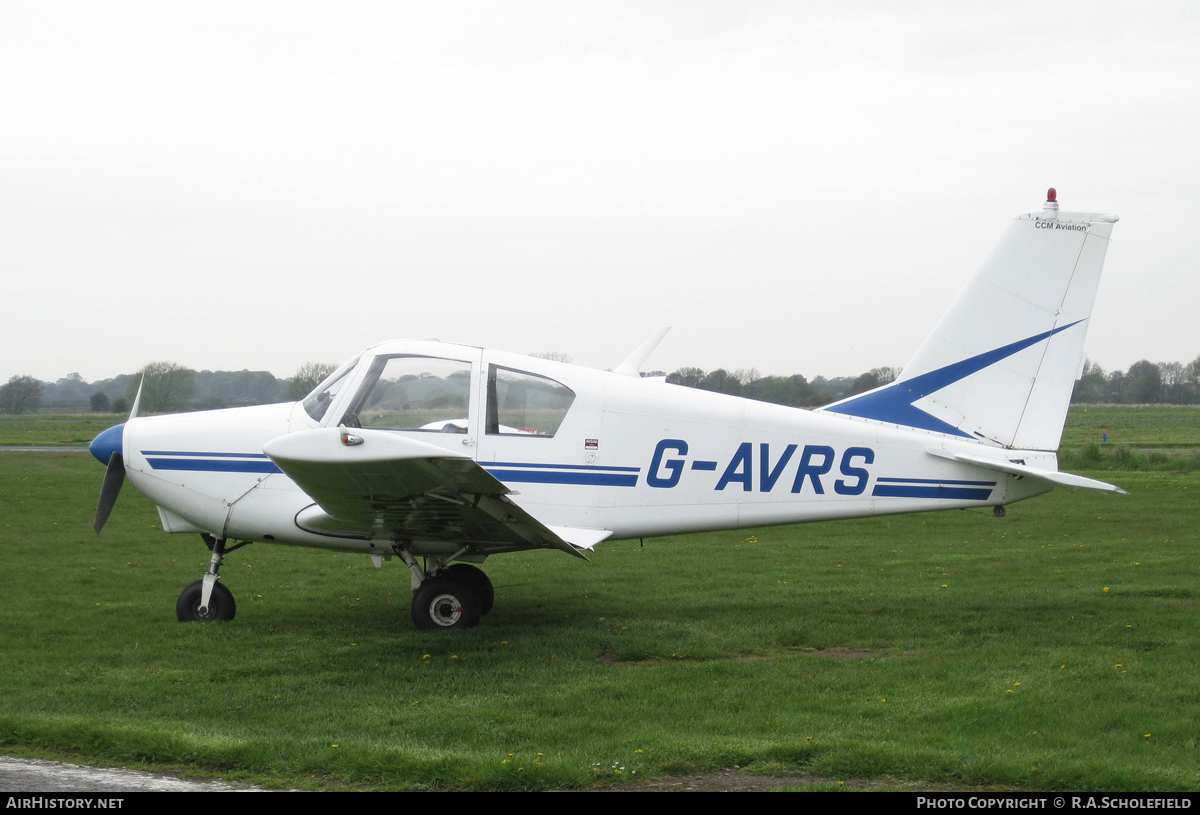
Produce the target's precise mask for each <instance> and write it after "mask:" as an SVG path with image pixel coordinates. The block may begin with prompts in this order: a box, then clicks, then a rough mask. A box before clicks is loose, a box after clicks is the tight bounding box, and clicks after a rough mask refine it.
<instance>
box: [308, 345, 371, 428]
mask: <svg viewBox="0 0 1200 815" xmlns="http://www.w3.org/2000/svg"><path fill="white" fill-rule="evenodd" d="M358 360H359V358H358V357H355V358H354V359H352V360H350V361H349V362H347V363H346V364H345V365H343V366H342V367H340V368H338V369H337V370H336V371H334V372H333V373H331V374H330V375H329V376H327V377H325V381H324V382H322V383H321V384H320V385H317V387H315V388H313V391H312V393H310V394H309V395H308V396H306V397H304V411H305V412H306V413H307V414H308V415H309V416H311V417H312V418H313V419H314V420H315V421H318V422H319V421H321V420H322V419H324V418H325V412H326V411H327V410H329V405H330V404H332V403H333V400H334V398H335V397H337V395H338V391H339V390H340V389H341V387H342V386H343V385H345V384H346V382H347V381H348V379H347V374H349V373H350V372H351V371H353V370H354V366H355V365H357V364H358Z"/></svg>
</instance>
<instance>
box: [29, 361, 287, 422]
mask: <svg viewBox="0 0 1200 815" xmlns="http://www.w3.org/2000/svg"><path fill="white" fill-rule="evenodd" d="M191 374H192V382H193V384H194V391H193V393H192V394H191V396H190V397H189V398H187V399H186V400H184V402H183V405H184V409H185V410H208V409H211V408H224V407H242V406H244V405H269V404H271V403H272V402H286V401H288V388H289V380H287V379H280V378H279V377H277V376H275V375H274V374H272V373H270V372H269V371H191ZM140 379H141V375H140V374H139V373H133V374H121V375H120V376H115V377H113V378H112V379H101V380H99V381H97V382H86V381H84V379H83V377H82V376H80V375H79V374H77V373H73V374H68V375H67V376H64V377H63V378H62V379H60V380H58V381H57V382H42V383H41V385H42V393H41V400H40V401H41V403H40V406H39V409H40V410H42V411H46V412H76V411H78V412H84V411H92V410H95V411H96V412H110V411H114V412H118V413H120V412H124V411H128V410H129V402H130V398H131V395H132V394H133V393H135V392H136V391H137V383H138V381H139V380H140Z"/></svg>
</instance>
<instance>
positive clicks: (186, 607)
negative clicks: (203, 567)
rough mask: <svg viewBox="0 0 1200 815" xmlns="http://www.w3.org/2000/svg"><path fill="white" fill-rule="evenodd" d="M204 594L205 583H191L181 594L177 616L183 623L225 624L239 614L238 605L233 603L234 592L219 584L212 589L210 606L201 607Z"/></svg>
mask: <svg viewBox="0 0 1200 815" xmlns="http://www.w3.org/2000/svg"><path fill="white" fill-rule="evenodd" d="M203 593H204V581H203V580H197V581H196V582H195V583H190V584H189V585H188V587H187V588H185V589H184V590H183V591H182V592H180V593H179V600H178V601H177V602H176V603H175V616H176V617H178V618H179V622H181V623H197V622H207V621H211V622H223V621H225V620H232V619H233V617H234V615H235V614H237V603H235V602H234V601H233V592H231V591H230V590H229V589H227V588H225V587H224V586H222V585H221V584H220V583H217V584H216V585H214V586H213V587H212V596H211V597H209V598H208V605H207V606H202V605H201V602H200V601H201V595H202V594H203Z"/></svg>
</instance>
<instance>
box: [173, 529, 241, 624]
mask: <svg viewBox="0 0 1200 815" xmlns="http://www.w3.org/2000/svg"><path fill="white" fill-rule="evenodd" d="M200 539H201V540H203V541H204V545H205V546H207V547H208V549H209V551H210V552H212V557H210V558H209V561H208V569H207V570H206V571H205V572H204V577H203V578H201V579H200V580H197V581H196V582H195V583H189V584H188V585H187V587H186V588H185V589H184V590H183V591H182V592H180V593H179V599H178V600H176V601H175V616H176V617H178V618H179V622H181V623H195V622H206V621H211V622H222V621H225V620H232V619H233V618H234V615H236V614H237V603H235V602H234V601H233V592H231V591H230V590H229V589H227V588H225V587H224V586H223V585H221V584H220V583H219V582H217V581H219V580H220V579H221V574H220V572H221V564H222V563H223V562H224V561H225V555H227V554H229V553H230V552H232V551H233V550H234V549H241V548H242V547H243V546H245V545H247V544H248V543H249V541H243V542H242V543H239V544H236V545H235V546H226V545H225V539H224V538H217V537H214V536H212V535H207V534H201V535H200Z"/></svg>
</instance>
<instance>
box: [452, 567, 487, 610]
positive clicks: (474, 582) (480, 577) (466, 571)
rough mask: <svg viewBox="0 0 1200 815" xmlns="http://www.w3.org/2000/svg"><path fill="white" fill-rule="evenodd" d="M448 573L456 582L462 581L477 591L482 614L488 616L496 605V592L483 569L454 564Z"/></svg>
mask: <svg viewBox="0 0 1200 815" xmlns="http://www.w3.org/2000/svg"><path fill="white" fill-rule="evenodd" d="M446 571H447V572H449V573H450V576H451V577H453V578H454V579H455V580H459V581H462V582H463V583H466V584H467V585H468V586H470V587H471V588H473V589H475V594H476V595H477V596H478V597H479V613H480V614H487V613H488V612H490V611H491V610H492V606H494V605H495V604H496V590H495V589H494V588H493V587H492V581H491V580H489V579H488V576H487V573H486V572H484V571H483V569H480V568H479V567H478V566H472V565H471V564H470V563H454V564H451V565H450V566H449V567H448V568H447V569H446Z"/></svg>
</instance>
